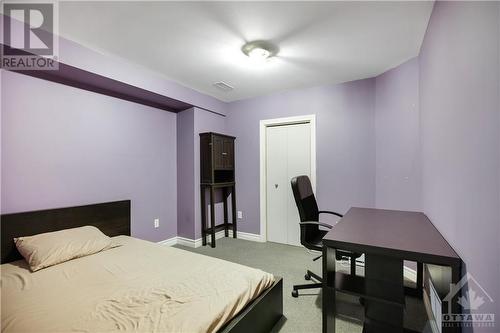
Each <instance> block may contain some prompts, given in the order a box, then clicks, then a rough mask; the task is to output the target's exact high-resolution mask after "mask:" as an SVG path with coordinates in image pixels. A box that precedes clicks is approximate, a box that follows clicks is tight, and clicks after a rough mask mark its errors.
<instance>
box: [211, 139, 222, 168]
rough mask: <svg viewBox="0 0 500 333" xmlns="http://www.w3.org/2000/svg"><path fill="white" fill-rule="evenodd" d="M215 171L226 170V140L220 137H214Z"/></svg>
mask: <svg viewBox="0 0 500 333" xmlns="http://www.w3.org/2000/svg"><path fill="white" fill-rule="evenodd" d="M212 142H213V146H212V149H213V153H214V155H213V156H214V169H224V155H223V154H222V153H223V151H224V139H222V138H221V137H220V136H215V135H214V136H213V141H212Z"/></svg>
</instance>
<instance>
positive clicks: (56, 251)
mask: <svg viewBox="0 0 500 333" xmlns="http://www.w3.org/2000/svg"><path fill="white" fill-rule="evenodd" d="M14 242H15V244H16V247H17V250H18V251H19V253H21V255H22V256H23V257H24V259H25V260H26V262H27V263H28V265H29V266H30V269H31V271H33V272H35V271H38V270H40V269H42V268H45V267H49V266H53V265H57V264H59V263H62V262H65V261H68V260H71V259H75V258H80V257H84V256H88V255H90V254H94V253H97V252H100V251H103V250H106V249H109V248H111V247H113V246H114V245H113V243H112V241H111V238H109V237H108V236H106V235H105V234H103V233H102V232H101V231H100V230H99V229H97V228H96V227H92V226H85V227H80V228H73V229H64V230H60V231H55V232H47V233H43V234H38V235H34V236H27V237H18V238H14Z"/></svg>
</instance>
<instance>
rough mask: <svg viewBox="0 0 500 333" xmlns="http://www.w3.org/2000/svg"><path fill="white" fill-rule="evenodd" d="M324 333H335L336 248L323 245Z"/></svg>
mask: <svg viewBox="0 0 500 333" xmlns="http://www.w3.org/2000/svg"><path fill="white" fill-rule="evenodd" d="M322 303H323V304H322V308H323V309H322V310H323V333H335V311H336V309H335V249H334V248H331V247H328V246H323V292H322Z"/></svg>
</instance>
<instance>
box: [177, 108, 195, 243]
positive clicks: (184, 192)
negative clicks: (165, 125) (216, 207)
mask: <svg viewBox="0 0 500 333" xmlns="http://www.w3.org/2000/svg"><path fill="white" fill-rule="evenodd" d="M194 114H195V108H191V109H189V110H186V111H182V112H179V113H178V114H177V235H178V236H181V237H185V238H190V239H193V237H194V234H195V227H196V226H195V225H194V221H195V215H194V214H195V203H194V197H195V188H197V187H199V186H198V185H196V184H195V180H194V175H195V163H194V141H195V137H194ZM198 193H199V190H198Z"/></svg>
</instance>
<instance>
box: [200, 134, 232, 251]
mask: <svg viewBox="0 0 500 333" xmlns="http://www.w3.org/2000/svg"><path fill="white" fill-rule="evenodd" d="M235 139H236V138H235V137H234V136H229V135H225V134H220V133H214V132H207V133H200V183H201V184H200V186H201V223H202V225H201V234H202V240H203V245H206V244H207V235H208V234H210V236H211V246H212V247H215V232H216V231H219V230H224V233H225V236H226V237H228V236H229V230H230V229H231V230H232V231H233V237H234V238H236V232H237V230H236V229H237V227H236V183H235V176H234V167H235V163H234V156H235V155H234V142H235ZM207 189H208V190H209V191H210V224H211V225H210V227H208V223H207V214H206V208H207V207H206V204H207V203H206V197H205V195H206V190H207ZM219 189H220V190H221V191H222V197H223V205H224V222H223V223H222V224H219V225H216V223H215V209H214V206H215V191H216V190H219ZM229 194H231V213H232V223H229V218H228V204H227V198H228V196H229Z"/></svg>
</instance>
